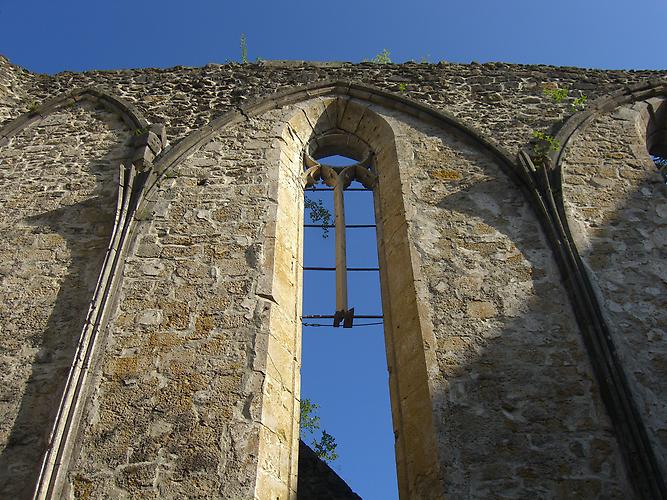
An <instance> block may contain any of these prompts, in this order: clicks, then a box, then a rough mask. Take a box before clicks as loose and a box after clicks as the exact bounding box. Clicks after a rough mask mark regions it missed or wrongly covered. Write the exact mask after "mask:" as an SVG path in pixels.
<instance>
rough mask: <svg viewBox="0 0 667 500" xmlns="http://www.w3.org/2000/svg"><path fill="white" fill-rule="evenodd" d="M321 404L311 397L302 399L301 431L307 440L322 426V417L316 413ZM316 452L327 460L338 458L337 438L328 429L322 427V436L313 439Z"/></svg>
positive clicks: (303, 437) (303, 438)
mask: <svg viewBox="0 0 667 500" xmlns="http://www.w3.org/2000/svg"><path fill="white" fill-rule="evenodd" d="M319 407H320V406H319V405H317V404H315V403H313V402H312V401H311V400H310V399H306V398H304V399H302V400H301V427H300V429H299V433H300V434H301V439H302V440H304V441H305V440H306V438H307V437H308V436H309V435H312V434H315V432H316V431H318V430H319V428H320V417H318V416H317V415H316V414H315V411H316V410H317V409H318V408H319ZM311 444H312V446H313V451H314V452H315V454H316V455H317V456H318V457H319V458H321V459H322V460H324V461H325V462H333V461H334V460H336V459H337V458H338V454H337V453H336V447H337V446H338V445H337V444H336V439H335V438H334V437H333V436H332V435H331V434H329V433H328V432H327V431H326V430H324V429H322V437H321V438H320V440H319V441H318V440H317V439H313V441H312V442H311Z"/></svg>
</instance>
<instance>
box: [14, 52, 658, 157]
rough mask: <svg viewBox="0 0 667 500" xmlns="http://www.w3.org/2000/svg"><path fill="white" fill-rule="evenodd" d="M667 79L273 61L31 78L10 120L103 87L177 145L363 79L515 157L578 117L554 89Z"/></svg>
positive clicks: (595, 93) (598, 89)
mask: <svg viewBox="0 0 667 500" xmlns="http://www.w3.org/2000/svg"><path fill="white" fill-rule="evenodd" d="M13 68H14V69H13V74H18V73H21V74H23V73H24V70H22V69H21V68H18V67H13ZM664 76H665V72H664V71H663V72H659V71H602V70H595V69H582V68H562V67H554V66H539V65H518V64H505V63H487V64H453V63H452V64H450V63H446V62H442V63H438V64H417V63H406V64H373V63H362V64H351V63H335V62H332V63H328V62H325V63H316V62H304V61H266V62H262V63H258V64H225V65H220V64H209V65H207V66H204V67H202V68H186V67H175V68H169V69H151V68H146V69H132V70H116V71H88V72H85V73H72V72H68V71H65V72H62V73H58V74H56V75H53V76H47V75H28V76H21V77H20V78H21V81H22V82H25V83H23V84H22V86H23V88H24V89H25V90H24V94H22V95H25V96H26V97H25V98H24V99H25V101H22V102H21V104H22V105H21V106H16V105H15V106H13V107H12V109H11V111H10V112H9V117H10V118H15V117H17V116H18V115H19V114H20V113H21V112H24V111H25V110H26V109H27V107H28V106H29V104H30V103H29V102H28V101H30V102H32V101H37V102H40V101H42V100H44V99H47V98H50V97H53V96H55V95H58V94H60V93H63V92H68V91H70V90H72V89H73V88H79V87H88V86H98V87H100V88H103V89H105V90H107V91H109V92H111V93H112V94H114V95H117V96H119V97H121V98H123V99H125V100H127V101H128V102H130V103H132V104H134V105H135V106H137V107H138V108H139V109H140V110H141V111H142V112H143V113H144V115H145V116H146V118H148V119H149V120H150V121H151V122H154V123H164V124H165V125H166V126H167V134H168V136H169V138H170V141H171V142H172V143H174V142H177V141H178V140H180V139H182V138H183V137H185V136H186V135H187V133H188V132H190V131H192V130H195V129H197V128H199V127H201V126H203V125H205V124H207V123H209V122H210V121H211V120H212V119H213V118H215V117H216V116H220V115H221V114H222V113H224V112H227V111H233V110H234V109H235V108H236V107H237V106H239V105H243V104H247V103H248V102H249V101H251V100H253V99H256V98H258V97H260V96H266V95H269V94H271V93H273V92H277V91H279V90H283V89H285V88H289V87H293V86H298V85H304V84H307V83H312V82H315V81H318V80H320V81H321V80H342V81H350V80H353V81H357V82H360V83H365V84H369V85H373V86H377V87H380V88H382V89H386V90H389V91H393V92H396V93H397V94H400V95H404V96H406V97H410V98H414V99H416V100H418V101H420V102H423V103H426V104H428V105H429V106H432V107H433V108H435V109H439V110H445V111H448V112H450V113H452V114H453V115H455V116H456V117H457V118H458V119H460V120H462V121H463V122H465V123H468V124H471V125H474V126H475V127H476V128H477V129H479V130H481V131H483V132H485V133H486V134H487V135H488V136H489V137H493V139H494V141H495V142H496V143H497V144H499V145H501V146H502V147H504V148H506V149H507V150H508V151H511V152H512V153H515V152H516V151H517V150H518V148H519V147H521V146H523V145H524V144H525V142H526V141H528V140H529V139H530V136H531V131H532V130H541V129H545V128H549V127H551V126H552V125H553V124H554V123H556V122H557V121H558V120H560V119H562V118H563V117H564V116H567V115H569V114H571V112H572V111H571V109H570V107H569V105H564V104H559V103H556V102H554V101H553V99H551V98H549V97H548V96H545V95H544V94H543V93H542V89H543V84H544V83H547V82H559V83H560V84H561V85H562V86H567V87H569V88H571V89H572V92H571V95H572V96H574V97H577V96H578V94H579V92H583V93H584V94H586V95H587V96H588V100H589V102H590V101H591V100H593V99H595V98H596V97H599V96H602V95H605V94H607V93H610V92H612V91H615V90H617V89H619V88H621V87H622V86H624V85H629V84H632V83H636V82H639V81H643V80H646V79H649V78H660V77H662V78H664ZM403 86H404V88H405V90H403V91H402V90H401V89H402V88H403ZM571 101H572V99H569V100H568V101H567V103H569V102H571Z"/></svg>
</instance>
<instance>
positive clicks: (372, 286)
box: [301, 156, 398, 500]
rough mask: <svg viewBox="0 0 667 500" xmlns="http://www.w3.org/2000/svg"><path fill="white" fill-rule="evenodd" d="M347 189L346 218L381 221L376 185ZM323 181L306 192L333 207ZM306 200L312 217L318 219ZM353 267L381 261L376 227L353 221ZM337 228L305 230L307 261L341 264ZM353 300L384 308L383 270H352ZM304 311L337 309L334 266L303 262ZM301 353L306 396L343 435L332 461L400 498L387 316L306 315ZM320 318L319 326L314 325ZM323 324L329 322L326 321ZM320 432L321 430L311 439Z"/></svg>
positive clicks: (364, 310)
mask: <svg viewBox="0 0 667 500" xmlns="http://www.w3.org/2000/svg"><path fill="white" fill-rule="evenodd" d="M320 161H321V162H322V163H325V164H327V165H336V166H345V165H350V164H352V163H354V161H353V160H351V159H350V158H345V157H343V156H332V157H328V158H323V159H321V160H320ZM350 188H354V189H355V190H346V191H345V193H344V198H345V199H344V205H345V224H346V225H372V224H375V209H374V205H373V193H372V191H360V190H357V189H363V186H362V185H361V184H360V183H358V182H352V184H351V185H350ZM326 189H327V186H325V185H324V184H323V183H322V182H320V183H318V184H316V185H315V186H314V189H312V188H311V189H308V190H306V192H305V196H306V198H307V199H309V200H312V201H314V202H316V203H319V202H321V203H322V205H323V206H324V207H325V208H326V209H327V210H328V211H329V213H330V214H332V218H331V223H333V213H334V211H333V192H332V191H329V190H326ZM310 214H311V210H309V209H308V208H306V211H305V214H304V215H305V216H304V221H305V223H306V224H312V225H317V224H321V223H322V221H320V220H315V221H313V220H311V217H310ZM345 234H346V249H347V252H346V255H347V267H348V268H377V267H378V253H377V238H376V232H375V228H372V227H370V228H367V227H357V228H348V229H347V230H346V231H345ZM335 241H336V238H335V231H334V228H333V227H332V228H329V229H328V230H326V231H325V230H324V229H322V228H317V227H306V228H305V230H304V250H303V261H304V267H306V268H307V267H335V265H336V258H335ZM347 277H348V307H350V308H352V307H354V309H355V315H368V316H381V315H382V302H381V297H380V276H379V273H378V272H377V271H359V272H355V271H351V272H348V273H347ZM303 283H304V284H303V315H304V316H307V315H332V314H334V312H335V310H336V297H335V292H336V288H335V273H334V272H332V271H317V270H304V276H303ZM303 321H304V327H303V334H302V355H301V362H302V367H301V397H302V398H308V399H310V400H311V401H312V402H314V403H316V404H318V405H319V406H320V408H319V409H318V410H317V414H318V416H320V418H321V426H322V429H325V430H326V431H327V432H328V433H329V434H331V435H333V436H334V438H336V442H337V450H336V452H337V453H338V455H339V458H338V459H337V460H335V461H333V462H331V463H330V465H331V467H332V468H333V469H334V470H335V471H336V472H338V474H339V475H340V476H341V477H342V478H343V479H344V480H345V481H346V482H347V483H348V484H349V485H350V487H351V488H352V489H353V490H354V491H355V492H356V493H358V494H359V495H361V497H362V498H364V499H387V500H392V499H395V498H398V489H397V483H396V465H395V454H394V434H393V430H392V424H391V406H390V402H389V375H388V371H387V359H386V354H385V344H384V330H383V326H382V320H381V319H360V318H357V319H355V320H354V325H355V326H354V327H353V328H340V327H339V328H333V327H332V326H324V325H331V323H332V320H331V319H316V318H313V319H308V318H307V319H304V320H303ZM315 325H318V326H315ZM320 325H322V326H320ZM313 438H315V439H320V433H319V432H318V433H316V434H315V435H314V436H312V437H311V438H309V439H306V442H307V443H308V444H310V443H311V442H312V439H313Z"/></svg>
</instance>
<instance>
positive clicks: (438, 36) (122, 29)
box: [0, 0, 667, 499]
mask: <svg viewBox="0 0 667 500" xmlns="http://www.w3.org/2000/svg"><path fill="white" fill-rule="evenodd" d="M665 19H667V1H665V0H636V1H634V2H632V3H630V2H627V1H621V0H607V1H602V0H589V1H581V0H562V1H558V2H536V1H535V0H507V1H505V2H500V1H498V0H485V1H482V0H480V1H477V2H457V1H449V2H443V1H435V0H429V1H427V0H413V1H412V2H405V1H402V2H399V1H397V0H383V1H378V0H367V1H364V2H359V1H351V0H340V1H338V2H336V3H335V4H332V3H318V2H306V1H304V0H287V1H286V2H268V1H263V2H258V1H247V2H225V1H223V0H199V1H195V2H190V3H186V2H183V1H179V2H177V1H175V0H163V1H161V2H153V1H143V2H136V1H132V2H131V1H129V0H114V1H113V2H91V1H87V2H83V1H82V0H68V1H65V2H53V1H46V0H39V1H36V0H23V1H16V0H0V26H1V27H2V28H1V29H0V54H2V55H4V56H6V57H8V58H9V60H10V61H11V62H13V63H15V64H19V65H21V66H23V67H25V68H27V69H28V70H31V71H34V72H43V73H56V72H60V71H64V70H71V71H82V70H89V69H118V68H133V67H171V66H176V65H182V66H201V65H205V64H208V63H225V62H228V61H233V62H239V61H240V58H241V50H240V47H239V43H240V37H241V34H242V33H245V35H246V39H247V48H248V59H249V61H250V62H253V61H255V60H256V59H257V58H262V59H293V60H313V61H351V62H359V61H362V60H364V59H372V58H373V57H374V56H375V55H377V54H379V53H380V52H382V50H383V49H387V50H388V51H389V56H390V58H391V60H392V61H393V62H404V61H407V60H416V61H418V62H419V61H422V60H425V61H428V62H434V63H435V62H439V61H447V62H460V63H468V62H471V61H477V62H488V61H503V62H511V63H523V64H538V63H541V64H552V65H564V66H579V67H597V68H607V69H615V68H618V69H633V68H634V69H667V50H666V49H665V48H666V47H667V30H665V29H664V26H663V25H664V20H665ZM3 83H4V82H2V81H0V84H3ZM0 92H2V86H1V85H0ZM355 196H359V197H361V196H365V193H360V194H358V195H357V194H354V193H350V195H349V196H348V198H350V197H355ZM359 199H361V198H359ZM352 203H353V202H352V201H350V202H349V205H350V207H351V206H352ZM353 220H354V219H353V217H352V216H349V219H348V222H349V223H353ZM358 222H361V221H358ZM309 231H313V234H309V235H308V238H310V239H312V240H313V241H315V242H317V244H318V245H319V244H320V243H322V242H321V241H319V240H322V238H321V237H320V236H318V235H317V234H315V233H314V231H316V230H309ZM359 231H366V230H359ZM359 234H361V233H359ZM356 237H358V238H361V240H363V241H359V242H356V243H355V242H354V241H353V240H352V238H350V240H349V244H348V248H350V250H353V248H354V247H355V246H357V247H359V248H362V249H363V252H362V253H357V252H356V251H354V252H353V253H354V254H355V255H356V256H357V257H358V258H366V257H368V258H370V257H371V256H372V253H373V252H376V248H375V241H374V239H373V240H372V241H371V239H370V238H369V237H368V236H355V238H356ZM313 238H314V239H313ZM318 238H319V240H318ZM364 238H365V239H364ZM328 242H329V243H331V244H333V232H331V235H330V236H329V239H328ZM329 251H330V250H329ZM364 252H365V253H364ZM326 255H327V254H326V251H325V250H322V253H321V255H320V256H321V257H322V258H323V261H324V257H325V256H326ZM364 255H365V256H366V257H364ZM357 257H355V259H356V258H357ZM307 259H310V256H308V257H307ZM307 262H312V263H313V265H314V262H315V261H314V260H312V261H311V260H307ZM368 262H369V261H368ZM368 262H365V263H364V264H360V263H358V261H356V260H354V259H353V258H352V255H351V258H350V262H349V265H351V266H353V265H358V266H362V265H364V266H365V265H369V266H370V265H371V264H369V263H368ZM360 278H361V276H357V274H353V275H352V276H350V289H351V290H352V297H351V299H350V304H351V305H354V306H355V307H356V308H357V312H358V313H363V312H367V310H366V306H368V308H367V309H368V311H370V310H371V307H370V306H371V304H369V303H366V302H364V300H363V299H365V298H367V297H371V296H372V294H371V293H368V294H366V295H364V294H363V293H362V294H361V296H358V295H357V296H355V294H358V293H359V292H358V291H359V290H364V286H360V285H358V284H356V283H355V280H357V279H360ZM322 279H325V278H322ZM329 279H330V281H331V282H332V283H333V273H330V276H329ZM373 287H377V285H367V288H373ZM321 288H324V285H323V286H322V287H321ZM331 290H333V288H331ZM373 293H374V292H373ZM311 298H313V297H308V300H307V301H306V306H307V307H309V308H310V307H311V306H312V309H311V310H312V312H313V313H315V309H316V308H315V306H314V305H313V304H312V303H310V302H309V301H310V299H311ZM331 300H333V298H331ZM322 303H325V301H322ZM304 310H305V309H304ZM319 312H322V313H328V312H327V311H319ZM373 312H376V311H373ZM311 330H312V332H309V331H307V330H305V331H304V335H306V336H309V335H311V334H312V338H306V339H305V340H304V360H305V361H304V370H307V371H306V373H305V376H304V384H303V393H304V394H305V395H307V396H310V397H311V398H312V399H313V400H315V401H316V402H318V403H320V404H321V409H320V416H321V417H322V424H323V427H325V428H326V429H327V430H328V431H329V432H331V433H332V434H333V435H334V436H336V437H337V439H338V440H339V443H340V448H339V450H338V451H339V454H340V455H341V459H340V463H339V465H334V468H337V470H339V472H340V473H341V475H342V476H343V477H344V478H345V479H348V480H349V481H350V483H351V485H352V487H353V488H354V489H355V490H356V491H357V492H359V493H360V494H362V496H363V497H364V498H366V499H390V498H392V496H391V493H390V491H393V492H394V495H395V483H394V482H393V481H395V480H394V479H393V478H390V477H384V476H383V474H385V473H383V472H378V473H375V472H373V471H374V470H375V468H377V467H380V466H381V465H382V464H380V463H377V461H376V460H375V459H368V458H365V455H364V453H365V452H366V451H368V450H362V451H358V450H357V451H347V450H348V449H349V448H348V445H347V444H345V442H344V441H346V440H348V439H350V440H351V441H353V442H358V441H360V439H359V436H357V435H355V432H357V433H358V432H364V433H365V434H370V433H375V432H377V433H378V434H382V435H384V436H386V435H387V434H386V433H387V430H388V432H391V421H390V419H389V416H388V414H387V413H386V412H385V413H384V415H385V417H384V418H385V420H381V418H382V417H381V416H380V417H376V416H373V415H372V411H375V410H376V409H378V408H387V406H383V405H385V404H386V403H387V402H388V400H387V399H385V400H384V401H385V402H384V403H383V402H382V398H385V396H386V393H385V396H382V394H380V393H379V392H375V391H373V390H369V389H366V387H367V386H366V384H367V383H368V384H371V383H373V384H386V380H387V372H386V367H384V368H383V367H382V366H381V364H379V365H377V366H376V367H374V368H373V369H371V368H372V364H373V363H371V361H372V360H369V359H364V353H366V352H371V353H377V352H381V353H382V355H384V351H383V350H384V346H383V345H382V343H381V341H382V331H381V327H367V328H355V329H352V330H345V331H343V330H339V331H338V332H336V335H338V336H339V338H338V339H337V340H336V341H333V340H332V341H331V343H329V344H327V343H328V342H329V340H330V339H329V338H328V337H327V336H326V335H325V334H324V332H321V331H320V330H324V328H321V327H314V328H311ZM313 339H315V340H313ZM340 340H342V341H340ZM317 342H320V343H321V344H322V345H320V346H319V347H318V346H315V344H316V343H317ZM309 344H312V345H309ZM313 346H315V347H313ZM311 348H312V349H313V350H315V349H320V350H323V351H324V352H326V353H327V354H328V358H327V359H324V360H323V361H322V362H321V366H317V365H318V362H316V361H315V362H312V363H311V362H310V361H308V359H309V350H311ZM353 355H354V356H353ZM359 355H361V360H359V359H355V358H358V357H359ZM380 358H381V357H380ZM313 359H315V358H313ZM341 360H344V361H345V362H344V363H343V362H342V361H341ZM377 362H378V363H381V359H380V360H377ZM309 363H311V364H313V365H314V368H315V369H311V368H310V367H309V366H308V364H309ZM353 364H357V365H360V366H361V367H362V368H363V369H367V372H368V373H365V372H363V371H362V372H361V373H362V375H359V374H356V375H355V373H358V372H355V371H354V370H352V369H350V365H353ZM350 385H352V386H354V387H356V388H359V392H358V393H357V394H356V395H352V394H350V393H349V391H348V387H350ZM318 386H319V387H330V389H328V391H329V394H331V395H333V394H336V393H343V394H344V397H347V403H346V405H345V406H344V407H343V406H340V404H338V403H335V404H332V405H330V404H329V403H328V402H327V399H326V398H322V397H320V396H318V395H317V392H318V391H314V389H311V387H318ZM313 391H314V392H315V394H309V393H310V392H313ZM371 396H377V398H378V399H377V400H376V399H374V398H373V397H371ZM329 413H332V415H329ZM334 413H337V415H334ZM330 417H335V420H339V417H343V418H342V420H340V421H343V422H348V423H347V424H345V427H344V428H343V429H342V430H338V429H336V428H334V427H331V425H329V423H328V420H329V419H330ZM365 420H370V421H372V422H374V423H375V422H380V423H379V424H378V425H375V426H372V427H371V430H369V431H360V429H364V427H363V426H362V425H361V424H362V423H363V421H365ZM358 424H359V425H358ZM336 425H338V424H336ZM348 435H349V436H350V437H349V438H348V437H347V436H348ZM361 437H366V436H361ZM388 443H389V444H388V445H387V441H385V444H384V445H378V446H385V448H381V449H378V450H376V451H377V455H376V456H380V455H382V456H386V457H389V458H390V459H391V460H392V463H393V456H392V455H393V449H390V448H389V446H391V445H392V443H391V438H390V441H388ZM352 457H355V458H359V463H363V461H366V462H367V464H366V465H364V466H363V467H364V470H361V468H362V466H360V465H355V464H354V463H351V464H350V463H348V462H347V461H348V460H349V459H350V458H352ZM382 466H383V467H384V466H386V464H385V465H382ZM383 470H386V469H383ZM378 478H379V479H378Z"/></svg>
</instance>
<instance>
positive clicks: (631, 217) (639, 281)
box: [563, 99, 667, 472]
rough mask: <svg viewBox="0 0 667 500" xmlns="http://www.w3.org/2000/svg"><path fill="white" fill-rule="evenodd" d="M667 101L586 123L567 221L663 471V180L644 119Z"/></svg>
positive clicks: (568, 189)
mask: <svg viewBox="0 0 667 500" xmlns="http://www.w3.org/2000/svg"><path fill="white" fill-rule="evenodd" d="M664 107H665V101H664V100H661V99H652V100H651V101H649V102H638V103H636V104H635V105H634V106H632V107H631V106H623V107H620V108H618V109H617V110H616V111H615V112H613V113H606V114H603V115H601V116H599V117H597V118H596V119H595V120H593V121H592V122H591V123H590V124H588V126H587V127H586V128H585V129H583V130H582V131H581V132H580V133H579V135H578V136H576V137H575V138H574V140H573V141H572V142H571V144H570V145H568V147H567V149H566V156H565V158H564V163H563V196H564V199H565V204H566V205H565V207H566V209H567V215H568V222H569V224H570V229H571V231H572V234H573V236H574V238H575V241H576V243H577V247H578V248H579V251H580V252H581V256H582V259H583V260H584V263H585V265H586V267H587V269H588V271H589V273H590V275H591V277H592V278H593V282H594V286H595V289H596V292H597V294H598V295H599V297H600V301H601V303H602V305H603V311H604V313H605V315H606V317H607V319H608V324H609V325H610V326H611V331H612V335H613V339H614V343H615V345H616V348H617V349H618V352H619V356H620V358H621V360H622V363H623V366H624V367H625V368H626V370H625V374H626V375H627V377H628V380H629V382H630V384H631V387H632V389H633V392H634V394H635V395H636V397H637V399H636V401H637V404H638V409H639V412H640V413H641V415H642V417H643V419H644V421H645V422H646V427H647V430H648V432H649V434H650V438H651V441H652V442H653V443H654V444H655V445H656V451H657V453H656V455H657V457H658V460H659V461H660V466H661V468H662V470H663V471H664V472H667V462H666V461H665V460H666V457H667V383H666V381H667V377H666V375H667V342H665V340H666V337H665V335H667V331H666V330H665V325H667V308H666V307H665V306H667V302H666V300H667V272H666V271H665V265H664V263H665V261H666V259H667V199H666V198H665V197H666V195H667V186H665V179H664V177H663V175H662V174H661V173H660V172H659V171H658V170H657V168H656V166H655V164H654V163H653V161H652V160H651V158H650V157H649V154H648V151H647V149H646V136H647V128H648V126H649V124H650V125H652V126H653V125H655V126H656V128H658V129H660V127H661V126H662V123H664V122H662V118H663V117H664V115H663V113H664V112H665V111H664V109H665V108H664ZM649 109H651V112H649ZM654 120H657V121H658V123H650V122H653V121H654ZM663 134H664V131H663Z"/></svg>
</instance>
